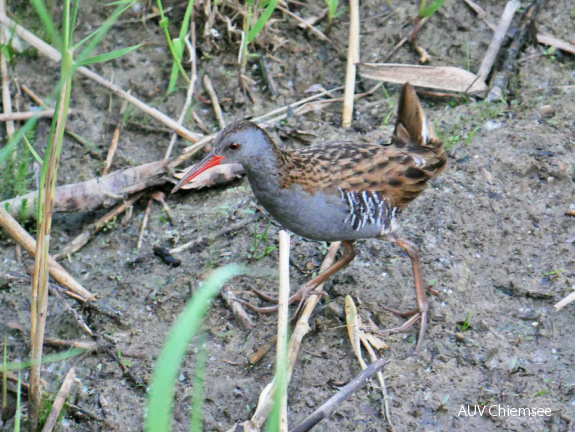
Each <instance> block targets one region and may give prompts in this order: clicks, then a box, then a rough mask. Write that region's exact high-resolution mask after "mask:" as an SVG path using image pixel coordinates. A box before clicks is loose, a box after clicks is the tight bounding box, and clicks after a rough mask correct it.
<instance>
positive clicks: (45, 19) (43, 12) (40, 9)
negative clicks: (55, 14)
mask: <svg viewBox="0 0 575 432" xmlns="http://www.w3.org/2000/svg"><path fill="white" fill-rule="evenodd" d="M31 3H32V6H34V9H36V13H37V14H38V17H39V18H40V22H41V23H42V26H43V27H44V30H45V31H46V33H48V37H49V38H50V42H52V43H53V44H54V45H56V47H60V45H61V41H60V35H59V34H58V30H56V26H55V25H54V21H52V16H51V15H50V12H48V9H46V5H45V4H44V2H43V1H42V0H31Z"/></svg>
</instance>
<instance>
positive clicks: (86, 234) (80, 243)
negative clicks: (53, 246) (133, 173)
mask: <svg viewBox="0 0 575 432" xmlns="http://www.w3.org/2000/svg"><path fill="white" fill-rule="evenodd" d="M143 194H144V192H138V193H135V194H134V195H132V196H131V197H129V198H128V199H127V200H125V201H124V202H123V203H122V204H120V205H118V206H117V207H115V208H113V209H112V210H110V211H109V212H108V213H106V214H105V215H104V216H102V217H101V218H100V219H98V220H97V221H96V222H94V223H92V224H90V225H88V226H87V227H86V228H84V231H82V233H80V234H78V235H77V236H76V237H75V238H74V239H73V240H72V241H71V242H69V243H68V244H67V245H66V246H64V248H63V249H62V250H61V251H60V252H58V253H57V254H56V255H54V258H55V259H57V260H60V259H62V258H64V257H66V256H68V254H73V253H76V252H78V251H79V250H80V249H82V248H83V247H84V246H85V245H86V244H88V242H89V241H90V239H91V238H92V237H94V235H95V234H96V233H97V232H99V231H101V230H102V229H103V228H105V227H106V226H107V225H108V223H109V222H111V221H112V220H113V219H114V218H115V217H116V216H118V215H120V214H122V213H123V212H124V211H125V210H126V209H128V208H129V207H130V206H132V205H134V203H135V202H136V201H138V200H139V199H140V198H141V197H142V195H143Z"/></svg>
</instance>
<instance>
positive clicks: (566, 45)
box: [537, 33, 575, 55]
mask: <svg viewBox="0 0 575 432" xmlns="http://www.w3.org/2000/svg"><path fill="white" fill-rule="evenodd" d="M537 42H539V43H540V44H543V45H549V46H552V47H553V48H556V49H558V50H561V51H565V52H568V53H570V54H573V55H575V44H572V43H570V42H567V41H564V40H561V39H558V38H556V37H555V36H551V35H548V34H541V33H537Z"/></svg>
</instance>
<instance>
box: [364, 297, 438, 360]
mask: <svg viewBox="0 0 575 432" xmlns="http://www.w3.org/2000/svg"><path fill="white" fill-rule="evenodd" d="M381 308H382V309H383V310H386V311H388V312H391V313H393V314H394V315H397V316H400V317H402V318H407V321H405V322H404V323H403V324H402V325H400V326H397V327H394V328H390V329H385V330H377V331H376V332H375V333H377V334H380V335H385V334H393V333H403V332H404V331H406V330H407V329H408V328H410V327H411V326H412V325H414V324H415V323H416V322H417V321H419V320H421V325H420V327H419V336H418V338H417V345H416V347H415V353H417V352H418V351H419V348H421V344H422V342H423V338H424V336H425V331H426V330H427V312H428V311H427V310H423V311H420V310H419V309H414V310H410V311H406V312H401V311H398V310H395V309H392V308H389V307H387V306H381Z"/></svg>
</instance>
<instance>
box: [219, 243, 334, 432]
mask: <svg viewBox="0 0 575 432" xmlns="http://www.w3.org/2000/svg"><path fill="white" fill-rule="evenodd" d="M340 244H341V243H340V242H333V243H332V244H330V246H329V250H328V251H327V254H326V255H325V258H324V260H323V262H322V264H321V267H320V268H319V273H321V272H322V271H325V270H326V269H327V268H328V267H330V266H331V265H332V264H333V262H334V261H335V255H336V254H337V251H338V250H339V246H340ZM322 287H323V284H322V285H319V286H318V287H317V288H316V290H317V291H319V290H321V289H322ZM320 298H321V296H318V295H310V296H309V298H308V299H307V301H306V302H305V305H304V307H303V311H302V313H301V315H300V317H299V319H298V321H297V323H296V325H295V327H294V329H293V332H292V335H291V337H290V342H289V348H288V355H289V366H288V374H287V383H288V384H289V382H290V380H291V376H292V373H293V368H294V366H295V362H296V360H297V355H298V353H299V349H300V347H301V342H302V340H303V338H304V336H305V335H306V334H307V333H308V332H309V319H310V316H311V314H312V312H313V310H314V309H315V306H316V305H317V302H318V301H319V299H320ZM274 392H275V385H274V382H273V381H272V382H271V383H269V384H268V385H267V386H266V387H265V388H264V390H263V391H262V393H261V394H260V397H259V400H258V406H257V408H256V412H255V413H254V415H253V417H252V419H251V420H248V421H246V422H244V423H242V424H241V426H243V427H244V428H245V430H246V431H256V430H260V429H261V427H262V426H263V424H264V423H265V421H266V419H267V418H268V416H269V414H270V412H271V409H272V407H273V398H274ZM234 430H235V428H232V429H230V430H229V431H228V432H232V431H234Z"/></svg>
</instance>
